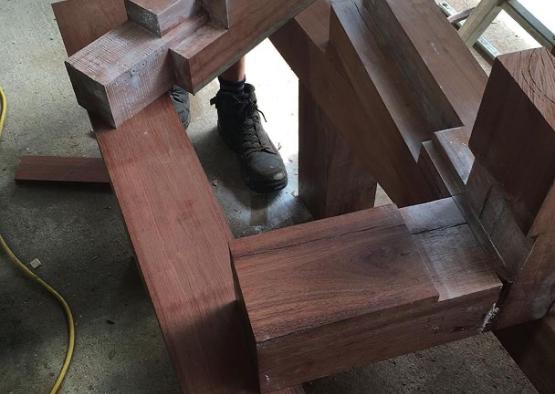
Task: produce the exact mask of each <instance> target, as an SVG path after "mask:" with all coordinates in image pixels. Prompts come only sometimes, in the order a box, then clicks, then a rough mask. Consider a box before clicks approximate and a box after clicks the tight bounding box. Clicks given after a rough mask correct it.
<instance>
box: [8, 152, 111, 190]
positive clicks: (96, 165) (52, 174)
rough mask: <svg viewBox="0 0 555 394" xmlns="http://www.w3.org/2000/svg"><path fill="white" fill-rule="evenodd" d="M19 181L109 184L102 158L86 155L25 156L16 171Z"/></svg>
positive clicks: (16, 178) (16, 177)
mask: <svg viewBox="0 0 555 394" xmlns="http://www.w3.org/2000/svg"><path fill="white" fill-rule="evenodd" d="M15 180H16V181H17V182H55V183H96V184H109V183H110V177H109V176H108V172H107V171H106V166H105V165H104V161H103V160H102V159H96V158H85V157H54V156H23V157H22V158H21V161H20V163H19V166H18V167H17V170H16V173H15Z"/></svg>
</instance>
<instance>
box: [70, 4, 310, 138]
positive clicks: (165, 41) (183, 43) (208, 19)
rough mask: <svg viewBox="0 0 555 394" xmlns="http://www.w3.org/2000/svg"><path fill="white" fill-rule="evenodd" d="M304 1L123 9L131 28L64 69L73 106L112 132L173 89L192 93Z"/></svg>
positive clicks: (105, 39) (104, 39)
mask: <svg viewBox="0 0 555 394" xmlns="http://www.w3.org/2000/svg"><path fill="white" fill-rule="evenodd" d="M312 1H313V0H284V1H279V2H278V1H259V0H236V1H233V2H230V1H228V2H224V1H223V0H220V1H217V2H215V3H211V2H204V3H199V2H192V1H191V0H140V1H128V12H129V15H130V18H131V21H129V22H128V23H127V24H125V25H124V26H122V27H120V28H118V29H116V30H113V31H111V32H109V33H107V34H106V35H104V36H102V37H101V38H99V39H98V40H97V41H95V42H93V43H92V44H90V45H89V46H87V47H85V48H84V49H82V50H81V51H79V52H78V53H76V54H75V55H73V56H72V57H70V58H69V59H68V61H67V62H66V65H67V69H68V72H69V76H70V79H71V81H72V84H73V87H74V90H75V92H76V95H77V99H78V102H79V104H80V105H81V106H83V107H84V108H86V109H87V110H89V111H91V112H93V113H95V114H97V115H98V116H100V118H101V119H102V120H103V121H104V122H106V123H108V124H109V125H111V126H112V127H118V126H120V125H121V124H123V122H125V121H126V120H128V119H130V118H131V117H132V116H133V115H136V114H137V113H139V112H140V111H141V110H142V109H144V108H145V107H146V106H147V105H149V104H150V103H151V102H153V101H154V100H155V99H157V98H158V97H160V96H161V95H162V94H163V93H164V92H165V91H167V90H168V89H169V88H170V87H171V86H172V85H173V84H174V83H176V82H177V83H178V84H180V85H182V86H183V87H184V88H186V89H187V90H189V91H190V92H192V93H195V92H197V91H198V90H199V89H200V88H202V87H203V86H204V85H205V84H206V83H208V82H209V81H210V80H211V79H213V78H214V77H216V76H217V75H218V74H220V73H221V72H223V71H224V70H225V69H227V68H228V67H229V66H231V65H232V64H233V63H234V62H236V61H237V60H238V59H239V58H240V57H241V56H243V55H244V54H246V53H247V52H248V51H249V50H251V49H252V48H253V47H254V46H256V45H257V44H258V43H259V42H261V41H262V40H263V39H265V38H266V37H268V36H269V35H270V34H271V33H273V32H274V31H276V30H277V29H279V28H280V27H281V26H282V25H283V24H284V23H286V22H287V21H288V20H289V19H291V18H293V17H294V16H295V15H296V14H297V13H299V12H300V11H302V10H303V9H304V8H305V7H306V6H308V5H309V4H310V3H311V2H312ZM154 5H157V6H159V7H154ZM201 5H204V8H203V7H201ZM205 9H207V10H205ZM207 11H208V12H207ZM213 17H214V18H216V19H218V18H230V21H229V23H227V24H225V23H224V24H222V23H219V22H218V21H216V22H214V20H213ZM136 22H139V23H136ZM220 22H221V21H220ZM227 25H229V28H228V29H226V28H225V27H224V26H227ZM145 26H146V27H147V29H144V27H145ZM170 52H171V54H170Z"/></svg>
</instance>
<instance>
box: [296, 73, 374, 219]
mask: <svg viewBox="0 0 555 394" xmlns="http://www.w3.org/2000/svg"><path fill="white" fill-rule="evenodd" d="M377 186H378V184H377V182H376V181H375V180H374V178H373V177H372V176H371V175H370V174H368V171H366V169H365V167H364V166H363V165H362V164H360V162H359V160H358V158H357V157H356V156H354V155H353V153H352V149H351V147H350V146H349V145H348V144H347V143H346V142H345V141H344V139H343V137H342V136H341V134H340V133H339V132H338V131H337V130H335V129H334V127H333V124H332V123H331V121H330V120H329V118H328V117H327V115H326V114H325V113H324V112H323V111H322V109H321V108H320V107H319V106H318V104H317V103H316V102H315V100H314V99H313V98H312V95H311V94H310V92H309V91H308V89H307V88H305V87H304V85H303V84H302V83H301V84H299V195H300V197H301V199H302V200H303V202H304V203H305V205H306V206H307V207H308V208H309V210H310V212H311V213H312V216H313V217H314V218H315V219H322V218H326V217H331V216H338V215H342V214H344V213H350V212H354V211H358V210H362V209H367V208H371V207H373V206H374V200H375V197H376V189H377Z"/></svg>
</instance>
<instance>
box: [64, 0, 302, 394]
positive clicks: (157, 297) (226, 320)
mask: <svg viewBox="0 0 555 394" xmlns="http://www.w3.org/2000/svg"><path fill="white" fill-rule="evenodd" d="M89 1H90V2H91V3H93V2H94V1H93V0H89ZM116 3H117V2H113V3H110V4H108V5H106V4H101V3H97V6H98V7H111V6H114V7H117V6H118V4H116ZM79 6H80V4H79V1H77V0H68V1H64V2H63V3H59V4H58V5H57V8H58V18H59V20H61V21H62V23H63V20H66V18H68V17H70V16H71V17H73V18H74V19H73V22H74V25H73V30H72V29H68V30H66V32H65V34H68V35H70V36H73V37H72V38H70V40H71V41H72V42H74V43H75V42H77V41H79V40H80V42H81V45H82V46H84V45H86V44H87V43H88V42H89V41H90V40H91V39H92V37H89V38H87V37H86V36H84V35H81V36H76V34H78V33H76V32H79V31H82V30H83V29H86V27H87V26H90V25H94V24H95V23H96V21H95V20H94V19H91V18H89V17H88V16H89V15H91V14H83V15H81V16H80V18H78V19H76V18H75V16H76V15H79V13H78V10H79ZM103 11H105V12H109V8H103ZM92 14H93V15H94V14H95V13H92ZM93 123H94V129H95V131H96V132H97V141H98V143H99V146H100V149H101V152H102V154H103V157H104V159H105V163H106V168H107V169H108V172H109V173H110V178H111V179H112V184H113V188H114V191H115V193H116V197H117V198H118V202H119V204H120V208H121V211H122V214H123V217H124V220H125V223H126V226H127V229H128V232H129V236H130V239H131V242H132V244H133V248H134V250H135V253H136V255H137V261H138V264H139V267H140V269H141V272H142V275H143V277H144V280H145V283H146V286H147V289H148V291H149V294H150V296H151V298H152V302H153V305H154V308H155V311H156V314H157V317H158V319H159V322H160V327H161V330H162V333H163V335H164V338H165V341H166V344H167V347H168V351H169V353H170V356H171V359H172V361H173V364H174V366H175V369H176V373H177V377H178V380H179V383H180V385H181V387H182V389H183V391H184V392H194V393H197V392H198V393H209V392H214V393H216V392H218V393H220V392H226V393H249V392H256V387H255V386H256V375H255V372H254V370H253V369H252V364H251V362H250V360H249V357H248V352H247V348H246V347H245V343H244V341H243V332H242V326H241V324H242V323H241V321H240V320H239V316H238V314H237V311H236V309H235V308H236V302H235V301H236V298H235V293H234V286H233V278H232V274H231V267H230V263H229V259H230V257H229V249H228V241H229V240H230V239H231V233H230V231H229V228H228V226H227V223H226V220H225V218H224V216H223V214H222V211H221V208H220V206H219V205H218V203H217V201H216V199H215V197H214V195H213V193H212V187H211V186H210V184H209V183H208V180H207V179H206V175H205V174H204V171H203V169H202V166H201V164H200V162H199V160H198V158H197V156H196V153H195V151H194V149H193V147H192V145H191V143H190V141H189V140H188V138H187V136H186V133H185V132H184V130H183V128H182V126H181V123H180V121H179V118H178V117H177V115H176V113H175V111H174V109H173V106H172V104H171V101H170V99H169V98H168V97H163V98H161V99H159V100H157V101H156V102H155V103H153V104H152V105H150V106H149V107H148V108H147V109H146V110H144V111H142V112H141V113H140V114H139V115H138V116H136V117H134V118H133V119H132V120H130V121H129V122H127V123H126V125H125V126H123V127H122V128H120V129H118V130H112V129H108V128H106V127H104V126H102V125H100V124H99V122H97V121H95V122H93ZM191 185H194V187H191ZM299 392H302V389H300V388H295V389H286V390H284V391H283V393H299Z"/></svg>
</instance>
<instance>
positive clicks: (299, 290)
mask: <svg viewBox="0 0 555 394" xmlns="http://www.w3.org/2000/svg"><path fill="white" fill-rule="evenodd" d="M401 212H402V215H403V220H401V219H400V216H399V212H398V211H397V210H396V209H394V208H392V207H385V208H376V209H372V210H368V211H361V212H357V213H354V214H350V215H344V216H340V217H334V218H331V219H327V220H323V221H317V222H312V223H308V224H305V225H301V226H294V227H289V228H286V229H282V230H277V231H274V232H270V233H266V234H262V235H258V236H253V237H248V238H243V239H240V240H236V241H233V242H232V243H231V252H232V256H233V262H234V267H235V270H236V276H237V280H238V284H239V287H240V291H241V294H242V300H243V302H244V308H245V310H246V313H247V314H248V317H249V319H250V326H251V327H252V334H251V335H252V341H253V346H254V347H255V348H256V349H257V361H258V373H259V381H260V385H261V389H262V391H271V390H273V389H276V388H279V387H284V386H288V385H291V384H295V383H297V382H302V381H306V380H312V379H315V378H319V377H322V376H326V375H330V374H333V373H337V372H340V371H342V370H345V369H349V368H351V367H357V366H363V365H366V364H368V363H370V362H374V361H379V360H383V359H387V358H391V357H395V356H398V355H401V354H404V353H409V352H413V351H416V350H421V349H424V348H427V347H431V346H435V345H438V344H441V343H445V342H448V341H453V340H456V339H461V338H464V337H467V336H471V335H475V334H478V333H480V332H481V330H482V329H483V324H484V318H485V316H486V315H487V313H488V312H489V311H490V310H491V308H492V306H493V305H494V304H495V303H496V302H497V300H498V297H499V294H500V289H501V282H500V281H499V280H498V279H497V277H496V275H495V273H494V272H493V270H492V269H491V268H490V264H492V260H495V259H496V256H495V255H493V254H491V253H489V252H487V251H486V250H485V249H484V248H483V247H482V245H481V244H480V243H479V242H478V241H477V239H476V238H475V236H474V234H473V232H472V230H471V229H470V226H469V225H468V224H467V223H466V219H465V218H464V216H463V214H462V213H461V212H460V211H459V208H458V207H457V204H456V203H455V202H454V201H453V200H452V199H446V200H439V201H434V202H431V203H427V204H423V205H420V206H412V207H408V208H405V209H403V210H402V211H401ZM404 223H406V225H407V226H408V230H407V228H406V227H405V225H404ZM409 233H410V234H412V235H410V234H409ZM415 242H416V243H417V244H418V246H417V245H416V244H415ZM417 250H419V251H417ZM419 253H423V254H422V256H423V260H420V257H419V256H418V255H419ZM401 262H402V263H401ZM397 264H399V265H397ZM428 275H429V276H428ZM438 297H439V299H438Z"/></svg>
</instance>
